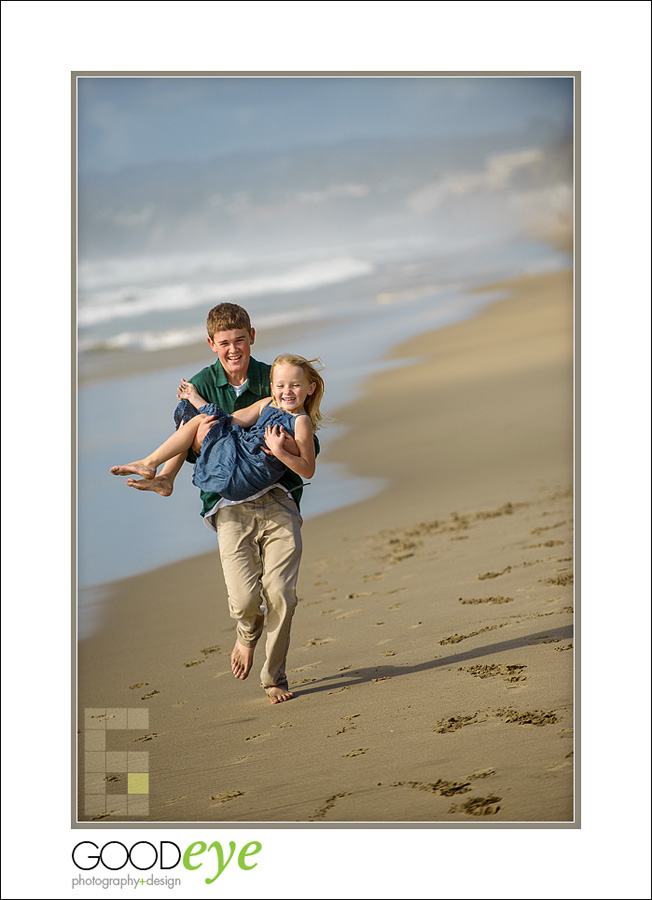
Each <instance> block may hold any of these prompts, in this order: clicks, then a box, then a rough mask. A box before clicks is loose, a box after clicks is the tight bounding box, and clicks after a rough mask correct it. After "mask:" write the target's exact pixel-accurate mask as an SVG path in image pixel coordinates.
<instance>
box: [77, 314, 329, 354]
mask: <svg viewBox="0 0 652 900" xmlns="http://www.w3.org/2000/svg"><path fill="white" fill-rule="evenodd" d="M329 315H330V313H329V311H328V310H325V309H320V308H316V307H313V308H308V309H303V310H288V311H287V312H284V313H274V314H270V315H267V316H265V315H259V316H257V317H256V327H257V328H260V329H262V330H263V331H265V332H268V331H271V330H272V329H274V328H281V327H283V326H286V325H293V324H297V323H298V322H309V321H317V320H318V319H325V318H328V317H329ZM205 340H206V329H205V328H197V327H194V328H171V329H168V330H167V331H151V330H149V331H122V332H121V333H120V334H116V335H114V336H112V337H109V338H104V339H100V338H80V340H79V343H78V347H79V351H80V352H82V353H92V352H97V351H107V350H136V351H145V352H155V351H157V350H169V349H171V348H173V347H186V346H188V345H189V344H202V343H204V341H205Z"/></svg>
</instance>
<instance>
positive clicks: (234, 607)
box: [229, 589, 262, 619]
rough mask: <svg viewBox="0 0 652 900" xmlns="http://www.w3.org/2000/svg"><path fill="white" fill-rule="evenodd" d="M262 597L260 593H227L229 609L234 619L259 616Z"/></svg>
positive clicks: (238, 591)
mask: <svg viewBox="0 0 652 900" xmlns="http://www.w3.org/2000/svg"><path fill="white" fill-rule="evenodd" d="M261 603H262V597H261V596H260V592H258V591H256V592H255V593H254V592H252V591H246V590H241V589H240V590H235V591H229V609H230V611H231V616H232V617H233V618H234V619H241V618H251V617H253V616H259V615H261V612H260V606H261Z"/></svg>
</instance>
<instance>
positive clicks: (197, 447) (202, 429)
mask: <svg viewBox="0 0 652 900" xmlns="http://www.w3.org/2000/svg"><path fill="white" fill-rule="evenodd" d="M216 421H217V419H216V418H215V416H206V418H205V419H204V421H203V422H202V423H201V425H200V426H199V428H198V429H197V433H196V434H195V440H194V441H193V444H192V449H193V450H194V451H195V453H199V452H200V451H201V445H202V444H203V443H204V438H205V437H206V435H207V434H208V432H209V431H210V430H211V428H212V427H213V425H214V424H215V422H216Z"/></svg>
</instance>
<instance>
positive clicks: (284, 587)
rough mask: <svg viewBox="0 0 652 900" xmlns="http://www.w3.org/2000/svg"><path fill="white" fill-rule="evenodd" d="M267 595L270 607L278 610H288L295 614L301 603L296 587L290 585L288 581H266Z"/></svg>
mask: <svg viewBox="0 0 652 900" xmlns="http://www.w3.org/2000/svg"><path fill="white" fill-rule="evenodd" d="M265 594H266V596H267V599H268V600H269V603H270V605H271V606H272V607H274V609H277V610H281V609H286V610H287V611H288V612H292V613H293V612H294V610H295V609H296V607H297V603H298V602H299V600H298V598H297V593H296V590H295V589H294V587H292V586H290V585H288V583H287V581H284V580H283V579H281V578H271V579H268V580H266V581H265Z"/></svg>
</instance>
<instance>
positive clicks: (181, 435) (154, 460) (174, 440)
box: [110, 414, 208, 478]
mask: <svg viewBox="0 0 652 900" xmlns="http://www.w3.org/2000/svg"><path fill="white" fill-rule="evenodd" d="M207 418H208V416H205V415H201V414H200V415H197V416H195V417H194V418H192V419H191V420H190V421H189V422H186V423H185V424H184V425H182V426H181V427H180V428H179V429H178V430H177V431H175V432H174V434H173V435H171V436H170V437H169V438H168V439H167V440H166V441H163V443H162V444H161V446H160V447H157V449H156V450H154V452H153V453H150V454H149V455H148V456H146V457H144V459H138V460H136V461H135V462H132V463H127V464H126V465H124V466H112V467H111V469H110V472H111V473H112V474H113V475H140V476H141V477H142V478H153V477H154V476H155V475H156V470H157V469H158V467H159V466H160V465H162V463H164V462H167V460H169V459H174V457H175V456H179V455H180V454H183V455H184V457H185V454H186V453H187V452H188V450H190V448H191V447H192V445H193V443H195V438H196V437H197V430H198V429H199V426H200V425H201V424H202V423H203V422H204V421H205V420H206V419H207Z"/></svg>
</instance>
